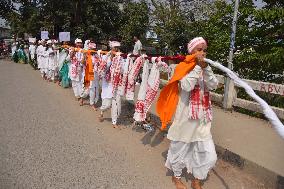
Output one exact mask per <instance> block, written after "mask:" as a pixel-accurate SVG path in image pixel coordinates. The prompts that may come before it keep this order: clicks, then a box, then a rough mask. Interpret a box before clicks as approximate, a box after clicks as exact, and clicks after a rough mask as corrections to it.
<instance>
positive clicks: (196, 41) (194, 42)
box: [187, 37, 207, 54]
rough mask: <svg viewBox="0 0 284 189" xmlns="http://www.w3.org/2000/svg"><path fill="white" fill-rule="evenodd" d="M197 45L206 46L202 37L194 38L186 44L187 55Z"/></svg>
mask: <svg viewBox="0 0 284 189" xmlns="http://www.w3.org/2000/svg"><path fill="white" fill-rule="evenodd" d="M199 44H206V45H207V43H206V41H205V39H203V38H202V37H196V38H194V39H192V40H191V41H190V42H189V43H188V44H187V50H188V53H189V54H191V53H192V50H193V49H194V48H195V47H196V46H197V45H199Z"/></svg>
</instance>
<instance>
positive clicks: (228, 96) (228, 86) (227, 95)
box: [223, 0, 239, 110]
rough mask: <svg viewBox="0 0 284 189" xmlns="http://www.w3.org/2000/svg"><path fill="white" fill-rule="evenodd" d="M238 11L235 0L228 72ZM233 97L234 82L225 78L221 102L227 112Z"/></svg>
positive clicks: (230, 64)
mask: <svg viewBox="0 0 284 189" xmlns="http://www.w3.org/2000/svg"><path fill="white" fill-rule="evenodd" d="M238 9H239V0H235V9H234V17H233V23H232V33H231V41H230V52H229V58H228V68H229V69H230V70H233V56H234V49H235V38H236V29H237V20H238ZM234 95H235V87H234V82H233V81H232V80H231V79H230V78H229V77H226V80H225V92H224V100H223V107H224V108H225V109H227V110H230V109H232V107H233V99H234Z"/></svg>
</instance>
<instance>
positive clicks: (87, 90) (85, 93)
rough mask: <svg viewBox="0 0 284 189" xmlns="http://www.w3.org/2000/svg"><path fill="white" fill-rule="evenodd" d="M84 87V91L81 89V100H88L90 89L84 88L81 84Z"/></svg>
mask: <svg viewBox="0 0 284 189" xmlns="http://www.w3.org/2000/svg"><path fill="white" fill-rule="evenodd" d="M81 86H82V89H81V94H80V97H81V98H87V97H88V96H89V94H90V89H89V88H86V87H83V85H82V84H81Z"/></svg>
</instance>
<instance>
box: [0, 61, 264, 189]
mask: <svg viewBox="0 0 284 189" xmlns="http://www.w3.org/2000/svg"><path fill="white" fill-rule="evenodd" d="M0 107H1V108H0V188H1V189H30V188H38V189H43V188H50V189H51V188H52V189H55V188H56V189H57V188H60V189H61V188H66V189H85V188H86V189H116V188H117V189H124V188H125V189H136V188H137V189H152V188H153V189H154V188H155V189H174V186H173V184H172V183H171V176H170V174H169V173H168V172H167V170H166V169H165V167H164V162H165V158H166V153H167V148H168V145H169V141H168V140H167V139H165V138H164V137H163V136H162V135H161V134H159V133H158V132H157V133H156V135H154V136H152V135H148V134H146V133H145V132H143V131H142V130H140V129H133V128H132V127H131V119H130V118H131V111H132V110H131V107H129V105H128V106H127V107H125V106H124V108H123V115H122V116H121V118H122V119H121V120H123V122H122V125H123V127H122V129H121V130H117V129H113V128H112V127H111V121H110V114H109V113H108V115H107V119H106V121H105V122H103V123H99V122H98V120H97V117H98V115H99V112H95V111H93V110H92V109H91V108H90V107H89V106H88V105H85V106H83V107H80V106H79V103H78V101H75V99H74V96H73V94H72V90H71V89H63V88H61V87H59V86H57V85H56V84H54V83H48V82H46V81H44V80H42V79H41V78H40V74H39V72H38V71H35V70H33V69H32V68H31V66H29V65H23V64H15V63H12V62H11V61H4V60H0ZM187 178H188V177H187ZM185 182H187V185H188V188H190V180H189V179H186V180H185ZM262 186H263V185H262V184H261V183H260V182H258V181H256V180H255V179H254V178H253V177H252V176H250V175H246V174H243V173H242V172H241V170H239V169H238V168H235V167H232V166H231V165H230V164H228V163H225V162H223V161H221V160H219V161H218V163H217V165H216V167H215V168H214V170H212V171H211V172H210V175H209V178H208V180H207V181H206V182H205V184H204V185H203V187H204V189H209V188H210V189H246V188H247V189H253V188H263V187H262Z"/></svg>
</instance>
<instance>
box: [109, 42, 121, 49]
mask: <svg viewBox="0 0 284 189" xmlns="http://www.w3.org/2000/svg"><path fill="white" fill-rule="evenodd" d="M109 46H110V48H113V47H120V42H118V41H110V42H109Z"/></svg>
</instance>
